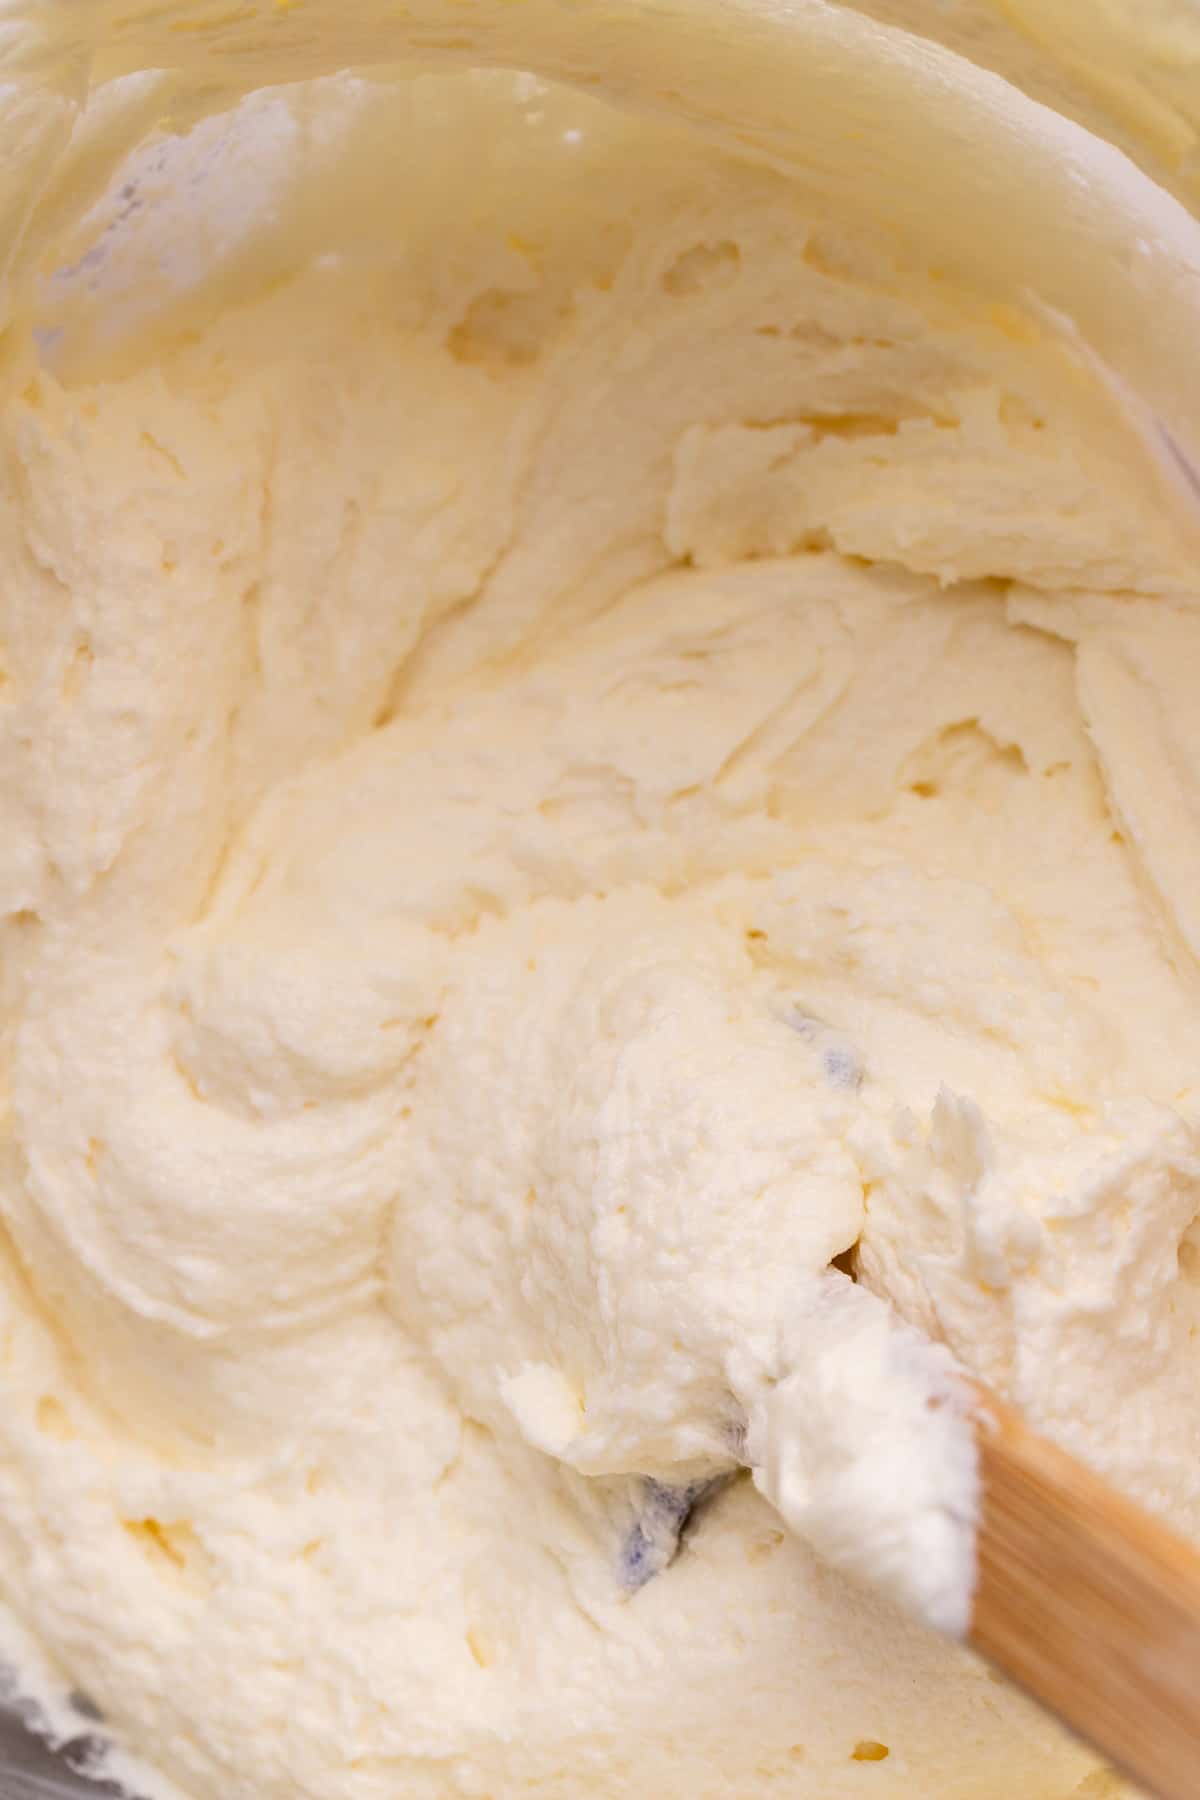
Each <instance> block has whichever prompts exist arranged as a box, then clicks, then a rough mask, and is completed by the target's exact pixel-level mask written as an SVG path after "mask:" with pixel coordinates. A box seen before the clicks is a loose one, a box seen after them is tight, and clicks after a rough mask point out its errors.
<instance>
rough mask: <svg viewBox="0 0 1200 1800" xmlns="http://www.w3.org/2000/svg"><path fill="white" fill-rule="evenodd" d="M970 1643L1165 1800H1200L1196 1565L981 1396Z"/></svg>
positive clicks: (1199, 1579) (1168, 1534) (1199, 1571)
mask: <svg viewBox="0 0 1200 1800" xmlns="http://www.w3.org/2000/svg"><path fill="white" fill-rule="evenodd" d="M979 1448H980V1474H981V1483H982V1507H981V1519H980V1530H979V1545H978V1550H979V1576H978V1588H977V1591H976V1595H975V1603H974V1616H973V1620H972V1626H971V1642H972V1643H973V1644H974V1646H975V1648H976V1649H978V1650H980V1651H982V1652H983V1654H984V1655H985V1656H987V1657H989V1658H990V1659H991V1660H992V1661H993V1662H994V1663H995V1664H996V1665H997V1666H998V1667H999V1668H1000V1669H1002V1670H1003V1671H1004V1672H1005V1674H1007V1675H1010V1676H1011V1677H1012V1678H1013V1679H1014V1680H1015V1681H1016V1682H1018V1683H1019V1684H1020V1685H1021V1686H1022V1687H1024V1688H1026V1689H1027V1690H1028V1692H1029V1693H1031V1694H1032V1695H1033V1696H1034V1697H1035V1698H1036V1699H1038V1700H1040V1701H1042V1702H1043V1703H1044V1704H1045V1705H1047V1706H1049V1707H1050V1708H1051V1709H1052V1710H1053V1711H1054V1712H1056V1713H1057V1714H1058V1716H1059V1717H1060V1718H1061V1719H1062V1720H1064V1721H1065V1723H1066V1724H1068V1725H1070V1726H1071V1727H1072V1728H1073V1729H1074V1730H1076V1731H1077V1732H1078V1733H1079V1734H1080V1736H1081V1737H1084V1738H1087V1739H1088V1740H1089V1741H1090V1742H1091V1743H1093V1744H1094V1745H1095V1746H1096V1747H1097V1749H1099V1750H1100V1751H1102V1752H1103V1753H1104V1755H1106V1756H1107V1757H1108V1758H1109V1759H1110V1760H1111V1761H1112V1762H1114V1763H1115V1764H1117V1765H1118V1766H1119V1767H1121V1768H1122V1769H1124V1771H1125V1772H1126V1774H1128V1775H1130V1776H1132V1778H1133V1779H1134V1780H1135V1781H1137V1782H1140V1783H1141V1784H1142V1785H1143V1786H1144V1787H1147V1788H1149V1789H1150V1791H1151V1792H1152V1793H1154V1794H1157V1795H1159V1796H1161V1800H1200V1554H1198V1553H1197V1551H1196V1550H1194V1549H1193V1548H1192V1546H1191V1545H1190V1544H1188V1543H1186V1542H1185V1541H1184V1540H1183V1539H1182V1538H1180V1537H1178V1536H1177V1535H1176V1534H1175V1533H1174V1532H1173V1531H1171V1530H1170V1529H1169V1528H1168V1527H1167V1526H1165V1525H1163V1524H1161V1523H1160V1522H1159V1521H1158V1520H1157V1519H1155V1518H1154V1517H1152V1515H1151V1514H1150V1513H1148V1512H1146V1511H1145V1510H1144V1509H1143V1508H1142V1507H1140V1506H1137V1505H1135V1504H1134V1503H1133V1502H1132V1501H1130V1500H1126V1499H1124V1498H1123V1497H1122V1496H1121V1495H1119V1494H1117V1493H1115V1492H1114V1491H1113V1489H1112V1488H1110V1487H1109V1486H1108V1484H1107V1482H1105V1481H1103V1480H1101V1478H1100V1477H1099V1476H1097V1475H1094V1474H1093V1473H1092V1472H1091V1471H1090V1470H1089V1469H1087V1468H1085V1467H1084V1465H1083V1464H1082V1463H1080V1462H1078V1461H1077V1460H1076V1458H1075V1457H1073V1456H1071V1455H1069V1454H1068V1453H1067V1452H1066V1451H1064V1450H1060V1449H1059V1448H1058V1446H1057V1445H1055V1444H1052V1443H1050V1442H1049V1441H1048V1440H1047V1439H1045V1438H1043V1437H1039V1436H1038V1434H1037V1433H1036V1432H1033V1431H1031V1430H1030V1429H1029V1428H1028V1427H1027V1426H1026V1425H1025V1424H1024V1423H1023V1421H1022V1420H1021V1418H1020V1416H1019V1415H1018V1414H1017V1413H1015V1412H1014V1411H1013V1410H1012V1408H1011V1407H1009V1406H1006V1405H1005V1404H1004V1402H1003V1401H1001V1400H998V1399H996V1398H995V1396H993V1395H990V1394H987V1393H982V1394H981V1396H980V1409H979Z"/></svg>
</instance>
